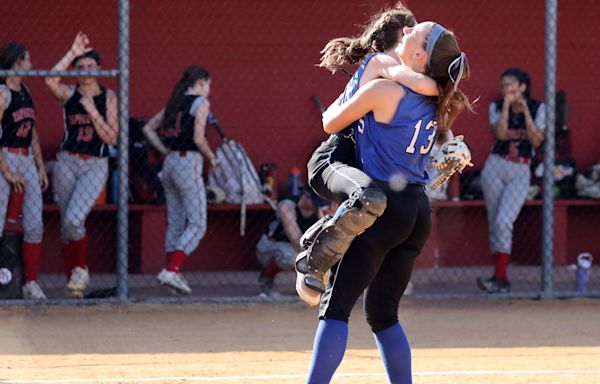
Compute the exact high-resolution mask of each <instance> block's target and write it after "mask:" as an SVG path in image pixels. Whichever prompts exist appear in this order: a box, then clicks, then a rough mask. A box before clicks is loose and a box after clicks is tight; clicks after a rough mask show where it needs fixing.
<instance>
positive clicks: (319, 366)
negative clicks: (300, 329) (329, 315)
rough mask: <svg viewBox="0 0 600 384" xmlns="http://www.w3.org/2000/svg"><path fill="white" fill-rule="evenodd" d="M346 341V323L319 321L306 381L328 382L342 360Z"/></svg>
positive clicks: (324, 383) (330, 320)
mask: <svg viewBox="0 0 600 384" xmlns="http://www.w3.org/2000/svg"><path fill="white" fill-rule="evenodd" d="M347 342H348V323H346V322H344V321H339V320H332V319H327V320H321V321H319V326H318V327H317V333H316V335H315V342H314V345H313V355H312V361H311V362H310V370H309V372H308V378H307V380H306V382H307V383H309V384H326V383H329V382H330V381H331V377H332V376H333V374H334V373H335V370H336V369H337V367H338V366H339V365H340V363H341V362H342V358H343V357H344V352H346V343H347Z"/></svg>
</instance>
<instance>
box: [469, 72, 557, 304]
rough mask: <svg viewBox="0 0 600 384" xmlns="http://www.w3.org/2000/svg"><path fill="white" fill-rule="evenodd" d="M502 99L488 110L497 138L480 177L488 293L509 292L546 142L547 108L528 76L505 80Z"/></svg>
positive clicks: (484, 281) (515, 74)
mask: <svg viewBox="0 0 600 384" xmlns="http://www.w3.org/2000/svg"><path fill="white" fill-rule="evenodd" d="M500 85H501V90H502V98H500V99H498V100H496V101H494V102H492V103H491V104H490V108H489V115H490V127H491V130H492V134H493V135H494V143H493V145H492V150H491V154H490V156H489V157H488V159H487V161H486V163H485V166H484V168H483V171H482V173H481V184H482V189H483V194H484V197H485V202H486V207H487V217H488V225H489V237H490V252H491V254H492V257H493V259H494V263H495V269H494V275H493V276H492V277H490V278H484V277H479V278H478V279H477V285H478V286H479V287H480V288H481V289H482V290H484V291H486V292H488V293H498V292H499V293H506V292H510V283H509V282H508V277H507V273H506V269H507V266H508V262H509V260H510V253H511V251H512V237H513V226H514V223H515V220H516V219H517V216H518V215H519V212H520V211H521V208H522V207H523V204H524V203H525V198H526V197H527V193H528V191H529V185H530V180H531V172H530V165H529V163H530V161H531V158H532V157H533V155H534V150H535V148H537V147H539V146H540V144H541V143H542V141H543V140H544V128H545V110H544V104H543V103H541V102H539V101H536V100H533V99H531V98H530V87H531V81H530V78H529V75H528V74H527V73H526V72H524V71H522V70H520V69H519V68H510V69H507V70H506V71H504V73H503V74H502V76H501V84H500Z"/></svg>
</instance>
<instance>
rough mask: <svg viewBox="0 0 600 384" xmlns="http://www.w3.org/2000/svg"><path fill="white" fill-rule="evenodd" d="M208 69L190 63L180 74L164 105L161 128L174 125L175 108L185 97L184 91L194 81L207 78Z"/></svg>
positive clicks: (208, 76)
mask: <svg viewBox="0 0 600 384" xmlns="http://www.w3.org/2000/svg"><path fill="white" fill-rule="evenodd" d="M209 78H210V74H209V73H208V71H207V70H206V69H204V68H202V67H200V66H197V65H190V66H189V67H187V68H186V70H185V71H184V72H183V74H182V75H181V78H180V79H179V81H177V83H175V85H174V86H173V90H172V91H171V97H170V98H169V101H168V102H167V105H166V107H165V114H164V116H163V121H162V124H161V127H162V128H170V127H173V126H174V125H175V119H176V115H177V109H178V108H179V106H180V105H181V103H182V102H183V100H184V99H185V92H186V91H187V90H188V88H189V87H191V86H193V85H194V84H195V83H196V81H198V80H201V79H205V80H207V79H209Z"/></svg>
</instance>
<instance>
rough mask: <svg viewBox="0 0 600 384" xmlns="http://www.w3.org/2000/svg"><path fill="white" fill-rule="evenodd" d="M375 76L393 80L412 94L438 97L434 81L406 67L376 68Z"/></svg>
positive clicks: (399, 65) (400, 65)
mask: <svg viewBox="0 0 600 384" xmlns="http://www.w3.org/2000/svg"><path fill="white" fill-rule="evenodd" d="M377 74H378V75H379V76H380V77H383V78H386V79H388V80H393V81H395V82H397V83H400V84H402V85H404V86H407V87H408V88H410V89H411V90H412V91H413V92H415V93H419V94H421V95H424V96H438V95H439V91H438V87H437V84H436V82H435V80H433V79H432V78H431V77H429V76H426V75H424V74H422V73H419V72H415V71H414V70H413V69H411V68H410V67H408V66H406V65H402V64H398V65H394V66H378V68H377Z"/></svg>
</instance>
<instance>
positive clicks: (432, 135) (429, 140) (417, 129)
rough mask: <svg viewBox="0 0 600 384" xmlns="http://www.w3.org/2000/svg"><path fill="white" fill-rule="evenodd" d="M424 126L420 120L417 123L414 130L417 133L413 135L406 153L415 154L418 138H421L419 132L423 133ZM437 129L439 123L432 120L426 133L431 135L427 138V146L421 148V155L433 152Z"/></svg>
mask: <svg viewBox="0 0 600 384" xmlns="http://www.w3.org/2000/svg"><path fill="white" fill-rule="evenodd" d="M422 125H423V120H419V121H418V122H417V124H415V128H414V129H415V132H414V133H413V137H412V139H411V140H410V144H409V145H408V147H406V153H410V154H414V153H415V151H416V148H415V145H416V144H417V138H418V137H419V132H421V126H422ZM436 127H437V121H435V120H431V121H430V122H429V123H428V124H427V125H426V126H425V132H428V131H431V133H430V134H429V136H427V145H423V146H421V148H420V149H419V154H421V155H425V154H427V153H428V152H429V151H430V150H431V147H432V146H433V142H434V138H435V133H436V130H435V128H436Z"/></svg>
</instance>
